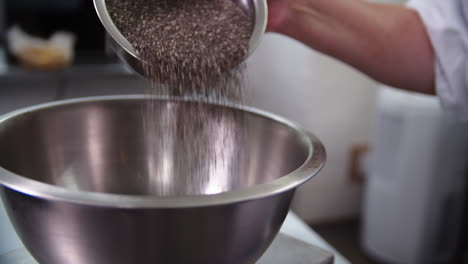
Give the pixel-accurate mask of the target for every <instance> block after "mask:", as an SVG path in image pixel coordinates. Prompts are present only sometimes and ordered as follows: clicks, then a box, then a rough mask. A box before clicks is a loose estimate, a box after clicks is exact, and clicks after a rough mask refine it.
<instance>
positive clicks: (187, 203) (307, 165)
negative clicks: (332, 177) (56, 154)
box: [0, 95, 326, 208]
mask: <svg viewBox="0 0 468 264" xmlns="http://www.w3.org/2000/svg"><path fill="white" fill-rule="evenodd" d="M147 98H148V96H145V95H123V96H120V95H119V96H115V95H113V96H96V97H85V98H79V99H71V100H62V101H56V102H51V103H45V104H40V105H36V106H31V107H27V108H23V109H19V110H16V111H13V112H11V113H7V114H5V115H3V116H0V127H1V126H2V125H3V123H5V122H7V121H8V120H10V119H13V118H17V117H18V116H21V115H24V114H28V113H31V112H35V111H39V110H44V109H48V108H54V107H59V106H65V105H72V104H81V103H91V102H99V101H122V100H123V101H128V100H141V99H147ZM152 98H153V99H156V100H172V101H189V102H190V101H196V100H194V99H186V98H175V97H167V96H153V97H152ZM207 104H213V105H219V106H222V107H230V108H234V109H236V110H241V111H245V112H249V113H252V114H255V115H259V116H262V117H265V118H268V119H270V120H273V121H276V122H279V123H282V124H284V125H286V126H288V127H290V128H292V129H293V130H294V131H295V132H296V133H298V134H299V135H300V136H301V138H302V140H304V141H305V142H306V144H307V146H308V148H309V156H308V157H307V159H306V160H305V162H304V163H303V164H302V165H301V166H300V167H299V168H297V169H296V170H294V171H293V172H291V173H289V174H287V175H284V176H282V177H280V178H278V179H276V180H274V181H271V182H268V183H263V184H258V185H255V186H252V187H248V188H242V189H236V190H233V191H228V192H223V193H219V194H213V195H201V196H181V197H156V196H138V195H124V194H110V193H96V192H88V191H80V190H72V189H67V188H64V187H60V186H56V185H52V184H47V183H43V182H39V181H36V180H32V179H29V178H26V177H23V176H20V175H18V174H16V173H13V172H11V171H8V170H6V169H4V168H3V167H1V166H0V187H1V185H3V187H5V188H8V189H11V190H14V191H17V192H20V193H23V194H26V195H30V196H33V197H38V198H43V199H48V200H55V201H62V202H69V203H75V204H84V205H89V206H102V207H112V208H192V207H206V206H218V205H226V204H232V203H238V202H245V201H249V200H255V199H261V198H266V197H270V196H273V195H277V194H281V193H284V192H287V191H290V190H292V189H295V188H297V187H298V186H300V185H302V184H303V183H305V182H306V181H308V180H310V179H311V178H313V177H314V176H315V175H316V174H317V173H318V172H319V171H320V170H321V169H322V168H323V166H324V163H325V159H326V153H325V148H324V147H323V144H322V143H321V142H320V140H319V139H318V138H317V137H316V136H314V135H313V134H312V133H310V132H307V131H306V130H305V129H303V128H302V127H301V126H300V125H298V124H296V123H294V122H291V121H289V120H287V119H285V118H283V117H280V116H277V115H275V114H272V113H269V112H266V111H263V110H259V109H256V108H253V107H248V106H243V105H237V104H218V103H214V102H213V103H211V102H208V103H207ZM0 190H1V188H0Z"/></svg>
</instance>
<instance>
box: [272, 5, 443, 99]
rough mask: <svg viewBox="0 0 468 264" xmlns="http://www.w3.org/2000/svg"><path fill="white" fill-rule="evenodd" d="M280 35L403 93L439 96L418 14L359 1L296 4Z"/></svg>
mask: <svg viewBox="0 0 468 264" xmlns="http://www.w3.org/2000/svg"><path fill="white" fill-rule="evenodd" d="M288 12H289V13H288V14H287V15H286V16H285V18H284V20H283V21H280V23H278V25H276V28H275V31H277V32H279V33H282V34H285V35H288V36H290V37H293V38H295V39H297V40H299V41H301V42H303V43H305V44H306V45H309V46H310V47H312V48H314V49H316V50H318V51H321V52H323V53H326V54H328V55H330V56H333V57H335V58H337V59H339V60H342V61H344V62H346V63H348V64H350V65H352V66H354V67H355V68H357V69H359V70H360V71H362V72H364V73H366V74H368V75H369V76H370V77H372V78H374V79H376V80H378V81H380V82H383V83H386V84H389V85H392V86H396V87H399V88H403V89H407V90H412V91H417V92H423V93H429V94H433V93H434V55H433V50H432V46H431V43H430V41H429V39H428V36H427V34H426V31H425V29H424V26H423V24H422V22H421V20H420V18H419V16H418V14H417V13H416V12H415V11H412V10H410V9H407V8H405V7H400V6H391V5H383V4H371V3H367V2H361V1H359V0H297V1H293V2H291V6H290V7H289V11H288Z"/></svg>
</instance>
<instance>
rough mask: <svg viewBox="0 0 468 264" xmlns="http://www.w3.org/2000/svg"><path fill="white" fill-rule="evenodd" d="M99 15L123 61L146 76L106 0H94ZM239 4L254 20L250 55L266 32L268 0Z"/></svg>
mask: <svg viewBox="0 0 468 264" xmlns="http://www.w3.org/2000/svg"><path fill="white" fill-rule="evenodd" d="M93 1H94V6H95V8H96V12H97V15H98V17H99V19H100V20H101V22H102V24H103V26H104V28H105V29H106V30H107V33H108V34H109V36H110V37H109V38H108V42H109V45H110V46H111V47H112V49H113V50H114V51H115V53H116V54H117V56H118V57H119V59H120V60H121V61H123V62H124V63H125V64H126V65H127V66H129V68H130V69H131V70H133V71H134V72H135V73H137V74H139V75H140V76H144V63H145V62H143V61H142V60H141V59H140V58H139V57H138V55H137V52H136V50H135V48H134V47H133V46H132V44H130V42H129V41H128V40H127V39H126V38H125V37H124V36H123V35H122V33H121V32H120V30H119V29H118V28H117V26H116V25H115V24H114V22H113V21H112V18H111V17H110V15H109V12H108V10H107V5H106V0H93ZM232 1H235V2H237V3H238V4H239V6H240V7H241V8H242V10H244V12H245V14H246V15H247V16H248V17H249V18H250V19H252V20H253V21H254V28H253V30H252V35H251V37H250V41H249V55H251V54H252V53H253V52H254V51H255V49H256V48H257V47H258V45H259V44H260V41H261V39H262V37H263V35H264V34H265V30H266V27H267V20H268V6H267V0H232Z"/></svg>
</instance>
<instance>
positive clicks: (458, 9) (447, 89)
mask: <svg viewBox="0 0 468 264" xmlns="http://www.w3.org/2000/svg"><path fill="white" fill-rule="evenodd" d="M408 7H410V8H413V9H415V10H416V11H418V12H419V14H420V16H421V18H422V20H423V23H424V24H425V26H426V28H427V32H428V34H429V38H430V39H431V42H432V45H433V47H434V51H435V57H436V58H435V59H436V65H435V76H436V77H435V85H436V91H437V95H438V97H439V99H440V102H441V105H442V108H443V109H444V112H445V113H447V115H448V117H450V119H453V120H458V121H468V0H411V1H410V2H409V3H408Z"/></svg>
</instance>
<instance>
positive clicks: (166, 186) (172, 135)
mask: <svg viewBox="0 0 468 264" xmlns="http://www.w3.org/2000/svg"><path fill="white" fill-rule="evenodd" d="M107 5H108V9H109V13H110V15H111V17H112V19H113V21H114V23H115V24H116V25H117V27H118V28H119V30H120V31H121V32H122V34H123V35H124V36H125V37H126V38H127V39H128V40H129V41H130V43H131V44H132V45H133V46H134V47H135V49H136V50H137V52H138V56H139V57H140V58H142V59H143V60H144V61H146V62H147V63H146V64H145V67H144V74H145V77H146V78H147V79H149V80H151V87H150V88H149V89H148V91H147V96H148V100H147V103H146V105H145V110H144V113H143V126H144V130H145V133H146V140H147V148H146V153H145V155H146V158H147V160H148V162H146V164H147V168H145V171H146V172H147V174H148V175H147V177H146V179H147V181H148V182H147V184H146V186H147V189H146V190H145V192H146V193H148V194H152V195H158V196H176V195H178V196H180V195H203V194H215V193H220V192H224V191H229V190H232V189H234V188H236V187H238V186H240V185H241V184H240V181H241V178H240V177H239V175H240V174H242V169H243V168H245V167H246V166H243V163H244V162H246V161H244V160H243V159H244V158H245V157H244V155H240V153H242V151H243V150H242V148H243V146H244V145H245V144H244V142H243V140H245V127H246V126H245V120H244V119H245V117H244V115H243V114H242V113H241V112H240V111H232V110H231V109H230V108H226V107H215V106H210V105H208V104H207V103H210V102H216V103H221V104H232V103H236V104H242V103H244V101H245V95H244V91H245V85H246V74H245V68H246V66H245V65H244V64H243V61H244V60H245V58H246V57H247V54H248V42H249V38H250V35H251V32H252V29H253V23H252V21H251V20H250V19H249V18H248V17H247V16H245V15H244V14H243V12H242V10H241V9H240V8H239V7H238V6H237V5H236V4H235V3H234V2H233V1H231V0H157V1H156V0H152V1H151V0H107ZM158 95H164V96H169V97H179V98H191V99H194V98H196V99H197V102H193V103H181V102H180V101H179V102H177V101H172V102H167V103H161V102H160V101H159V100H153V98H154V96H158Z"/></svg>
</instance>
